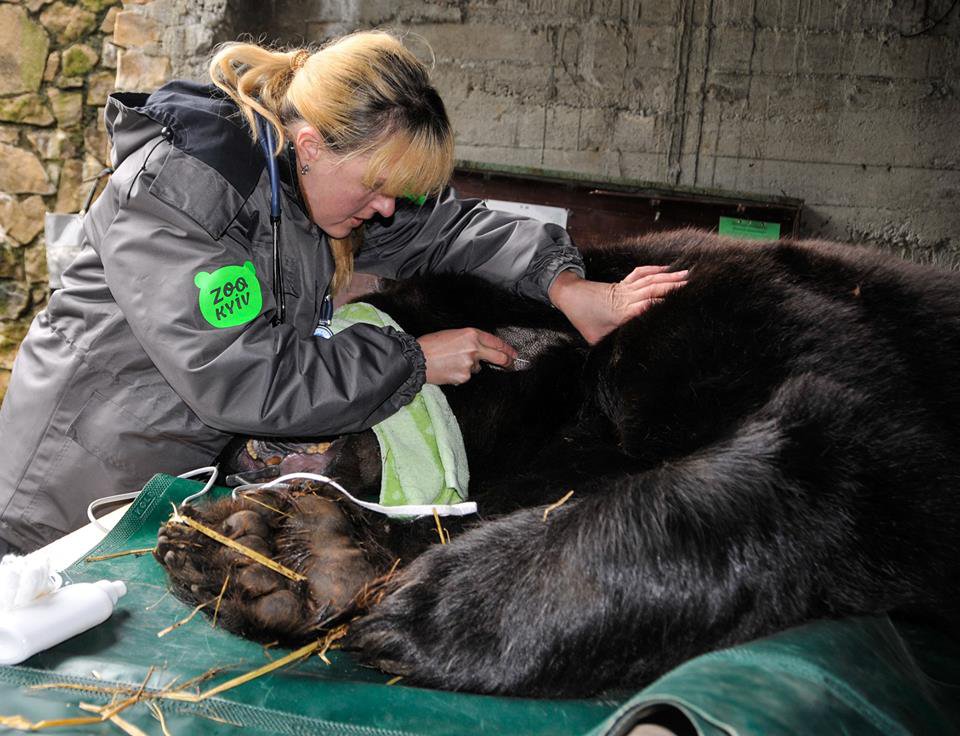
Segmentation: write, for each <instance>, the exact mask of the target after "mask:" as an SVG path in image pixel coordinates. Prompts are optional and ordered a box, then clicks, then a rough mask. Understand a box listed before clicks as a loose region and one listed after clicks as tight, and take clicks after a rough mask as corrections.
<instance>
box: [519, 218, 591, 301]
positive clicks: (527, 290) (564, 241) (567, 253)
mask: <svg viewBox="0 0 960 736" xmlns="http://www.w3.org/2000/svg"><path fill="white" fill-rule="evenodd" d="M547 227H548V228H550V229H551V230H553V229H554V228H555V229H556V231H559V232H551V235H553V236H554V240H553V243H552V244H550V245H548V246H546V247H543V248H541V249H540V250H539V252H538V253H537V254H536V255H535V256H534V257H533V260H531V262H530V265H529V266H528V268H527V272H526V274H524V277H523V278H522V279H521V280H520V282H519V283H518V284H517V290H518V291H519V292H520V293H521V294H523V295H524V296H529V297H533V298H534V299H538V300H540V301H542V302H545V303H547V304H549V303H550V297H549V294H548V291H549V289H550V286H551V285H552V284H553V282H554V279H556V278H557V275H558V274H560V272H562V271H567V270H571V271H574V272H576V273H577V274H578V275H579V276H580V277H581V278H583V277H584V276H585V275H586V271H585V270H584V267H583V256H581V255H580V251H579V250H577V247H576V246H575V245H574V244H573V243H572V242H571V240H570V236H569V235H568V234H567V232H566V230H564V229H563V228H561V227H559V226H557V225H548V226H547Z"/></svg>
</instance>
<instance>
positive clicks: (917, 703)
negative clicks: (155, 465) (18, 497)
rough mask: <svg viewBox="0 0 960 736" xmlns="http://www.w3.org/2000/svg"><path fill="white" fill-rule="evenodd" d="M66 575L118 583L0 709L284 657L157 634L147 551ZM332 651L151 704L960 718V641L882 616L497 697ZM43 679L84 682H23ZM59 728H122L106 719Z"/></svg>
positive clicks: (858, 730)
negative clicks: (95, 613) (665, 709)
mask: <svg viewBox="0 0 960 736" xmlns="http://www.w3.org/2000/svg"><path fill="white" fill-rule="evenodd" d="M199 487H200V484H199V483H196V482H193V481H186V480H179V479H175V478H171V477H169V476H157V477H155V478H154V479H153V480H151V481H150V483H149V484H147V486H146V487H145V489H144V492H143V493H142V494H141V495H140V497H139V498H138V499H137V501H136V502H135V504H134V505H133V507H132V508H131V509H130V511H129V512H128V513H127V514H126V515H125V516H124V518H123V519H122V520H121V522H120V523H119V525H118V526H117V527H116V528H115V529H114V530H113V531H112V532H111V534H110V535H109V536H108V537H107V538H106V539H105V540H104V541H103V542H102V543H101V544H100V545H98V547H97V548H96V549H95V550H92V551H91V554H95V555H103V554H109V553H112V552H118V551H123V550H127V549H137V548H143V547H150V546H152V545H153V544H154V542H155V538H156V530H157V528H158V526H159V525H160V524H161V523H163V522H164V521H165V520H166V519H167V518H168V516H169V515H170V511H171V502H173V503H176V502H178V501H179V500H181V499H183V498H185V497H186V496H187V495H190V494H191V493H194V492H196V490H198V488H199ZM218 492H221V493H222V492H226V491H225V490H224V489H219V491H218ZM66 576H67V577H68V579H69V580H71V581H74V582H81V581H94V580H99V579H103V578H106V579H121V580H124V581H125V582H126V583H127V587H128V590H129V592H128V594H127V595H126V596H125V597H124V598H122V599H121V600H120V602H119V604H118V606H117V610H116V611H115V612H114V615H113V617H112V618H111V619H110V620H109V621H108V622H106V623H105V624H103V625H101V626H100V627H98V628H96V629H95V630H92V631H90V632H87V633H85V634H82V635H80V636H77V637H75V638H73V639H71V640H69V641H67V642H64V643H63V644H61V645H59V646H57V647H55V648H54V649H51V650H49V651H47V652H44V653H42V654H39V655H37V656H35V657H33V658H31V659H29V660H28V661H26V662H25V663H23V664H22V665H20V666H16V667H2V668H0V688H2V690H0V716H12V715H19V716H23V717H24V718H26V719H28V720H30V721H34V722H36V721H39V720H42V719H54V718H65V717H72V716H82V715H86V714H85V713H84V712H83V711H81V710H79V708H78V707H77V704H78V703H79V702H81V701H83V702H88V703H98V704H102V703H105V702H108V701H109V699H110V696H109V695H107V694H104V693H103V692H99V691H98V690H97V688H104V687H110V686H113V685H117V684H120V683H125V684H134V685H140V684H141V683H142V682H143V681H144V680H145V678H146V677H147V675H148V672H149V671H150V668H153V674H152V675H151V679H150V681H149V684H148V688H147V689H148V690H155V689H159V688H162V687H163V686H164V685H165V684H166V683H168V682H169V681H171V680H172V679H173V678H174V677H178V678H179V681H180V682H182V681H184V680H185V679H187V678H190V677H193V676H196V675H199V674H201V673H203V672H205V671H207V670H209V669H210V668H211V667H215V666H220V667H224V670H223V671H222V672H221V673H220V674H218V675H217V677H216V678H214V679H213V680H211V681H210V682H209V683H207V684H205V685H204V688H207V687H210V686H212V685H215V684H218V683H220V682H223V681H225V680H227V679H229V678H231V677H234V676H236V675H238V674H241V673H243V672H247V671H250V670H253V669H256V668H257V667H260V666H262V665H263V664H266V663H267V662H269V661H270V658H271V657H272V658H277V657H279V656H282V654H283V652H278V651H277V650H276V649H269V650H265V649H264V648H263V647H261V646H260V645H258V644H254V643H251V642H247V641H244V640H241V639H239V638H237V637H234V636H232V635H230V634H227V633H225V632H223V631H221V630H219V629H214V628H212V627H211V625H210V622H209V620H208V619H207V618H206V617H203V616H201V615H198V616H197V617H195V618H194V619H193V620H191V621H190V622H189V623H187V624H185V625H183V626H181V627H179V628H177V629H176V630H174V631H172V632H171V633H169V634H167V635H165V636H164V637H163V638H158V637H157V632H159V631H160V630H162V629H164V628H166V627H168V626H169V625H170V624H172V623H173V622H175V621H178V620H180V619H182V618H183V617H184V616H185V615H186V614H187V613H189V609H188V608H187V607H186V606H184V605H183V604H181V603H179V602H178V601H176V600H175V599H173V598H172V597H171V596H169V595H166V593H165V591H166V587H165V578H164V574H163V571H162V569H161V568H160V566H159V565H157V563H156V562H155V561H154V560H153V559H152V557H151V556H149V555H145V556H139V557H133V556H124V557H118V558H115V559H110V560H102V561H95V562H84V561H81V562H79V563H77V564H76V565H74V566H73V567H71V568H70V569H69V570H68V571H67V573H66ZM329 658H330V660H331V664H329V665H328V664H325V663H324V662H323V661H322V660H320V659H319V658H318V657H316V656H313V657H311V658H309V659H308V660H305V661H303V662H301V663H300V664H297V665H295V666H292V667H289V668H285V669H282V670H279V671H276V672H274V673H271V674H269V675H266V676H264V677H261V678H259V679H257V680H254V681H252V682H248V683H246V684H244V685H241V686H239V687H237V688H235V689H233V690H230V691H227V692H225V693H223V694H222V695H220V696H217V697H214V698H211V699H209V700H207V701H204V702H201V703H178V702H172V701H160V702H159V704H160V706H161V708H162V710H163V712H164V715H165V718H166V721H167V727H168V729H169V730H170V732H171V733H172V734H175V735H181V734H191V733H203V734H219V733H235V732H237V727H238V726H240V727H243V731H242V732H243V733H247V734H355V735H360V734H369V735H370V736H385V735H386V734H438V735H439V734H463V733H470V734H476V735H479V734H495V733H503V734H551V735H558V736H559V735H561V734H606V733H627V732H628V731H629V730H630V727H631V726H632V725H633V724H634V723H635V722H636V720H637V718H638V716H639V714H642V713H645V712H647V711H648V710H649V709H650V708H653V707H655V706H657V705H660V704H669V705H672V706H674V707H677V708H680V709H681V710H682V711H683V712H684V713H686V714H687V716H688V717H689V718H690V720H691V721H692V722H693V723H694V724H695V726H696V728H697V729H698V731H699V733H701V734H705V735H709V736H714V735H716V736H721V735H724V734H740V735H741V736H749V735H753V734H783V735H790V734H813V733H816V734H821V733H822V734H827V733H830V734H834V733H837V734H857V735H859V734H864V735H866V734H870V735H874V734H876V736H890V735H891V734H928V733H929V734H951V733H956V732H957V730H956V729H957V727H956V725H955V724H956V723H958V722H960V651H958V649H957V647H956V646H955V645H953V644H952V642H950V641H948V640H946V639H944V638H943V637H940V636H938V635H936V634H934V633H933V632H931V631H928V630H924V629H920V628H917V627H907V626H905V625H902V624H894V623H892V622H891V621H890V620H889V619H887V618H860V619H850V620H845V621H834V622H818V623H814V624H810V625H808V626H803V627H800V628H797V629H793V630H790V631H787V632H784V633H782V634H779V635H777V636H773V637H769V638H767V639H764V640H760V641H756V642H752V643H749V644H746V645H743V646H740V647H735V648H733V649H728V650H723V651H719V652H714V653H711V654H708V655H705V656H702V657H699V658H697V659H694V660H691V661H690V662H687V663H686V664H684V665H682V666H681V667H678V668H677V669H675V670H674V671H672V672H670V673H668V674H667V675H665V676H664V677H662V678H661V679H660V680H658V681H657V682H655V683H653V684H652V685H650V686H649V687H647V688H646V689H644V690H643V691H641V692H639V693H636V694H631V693H625V692H619V693H611V694H608V695H606V696H604V697H598V698H594V699H591V700H529V699H520V698H495V697H488V696H479V695H468V694H461V693H449V692H441V691H432V690H423V689H419V688H414V687H408V686H405V685H404V684H403V682H402V681H401V682H399V683H397V684H393V685H388V684H387V681H388V679H389V678H388V677H387V676H385V675H383V674H381V673H379V672H377V671H375V670H372V669H368V668H364V667H360V666H358V665H357V664H356V663H355V661H354V660H353V659H352V658H351V657H350V655H347V654H344V653H342V652H332V653H330V655H329ZM589 676H590V674H589V673H588V672H585V673H584V677H589ZM49 683H74V684H81V685H85V686H90V688H91V689H89V690H76V689H70V690H67V689H36V688H32V687H31V686H34V685H41V684H49ZM123 717H124V718H126V719H127V720H128V721H130V722H131V723H133V724H135V725H136V726H139V727H140V728H142V729H144V730H145V731H146V732H147V733H151V734H155V733H160V726H159V723H158V722H157V721H156V720H155V719H154V717H153V716H152V715H151V714H150V712H149V710H148V709H147V708H146V707H145V706H144V705H143V704H140V705H136V706H134V707H133V708H131V709H129V710H127V711H124V713H123ZM0 731H3V728H2V727H0ZM55 732H57V731H56V729H54V730H52V731H51V733H55ZM62 732H67V733H71V734H73V733H76V734H82V733H118V731H117V730H116V727H115V726H113V725H111V724H99V725H92V726H73V727H70V728H68V729H64V731H62Z"/></svg>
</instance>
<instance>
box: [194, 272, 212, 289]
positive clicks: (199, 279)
mask: <svg viewBox="0 0 960 736" xmlns="http://www.w3.org/2000/svg"><path fill="white" fill-rule="evenodd" d="M209 280H210V274H209V273H207V272H206V271H199V272H198V273H196V274H194V277H193V283H194V286H196V287H197V288H198V289H202V288H203V287H204V286H206V283H207V281H209Z"/></svg>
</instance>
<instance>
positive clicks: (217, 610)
mask: <svg viewBox="0 0 960 736" xmlns="http://www.w3.org/2000/svg"><path fill="white" fill-rule="evenodd" d="M229 582H230V573H227V577H225V578H224V579H223V585H222V586H221V587H220V595H218V596H217V605H216V607H215V608H214V609H213V620H212V621H211V622H210V628H211V629H215V628H217V614H218V613H220V603H221V602H222V601H223V594H224V593H226V592H227V583H229Z"/></svg>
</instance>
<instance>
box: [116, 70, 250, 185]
mask: <svg viewBox="0 0 960 736" xmlns="http://www.w3.org/2000/svg"><path fill="white" fill-rule="evenodd" d="M105 119H106V126H107V132H108V133H109V134H110V138H111V140H112V143H113V145H112V148H111V152H110V155H111V162H112V164H113V166H114V168H116V167H117V166H118V165H119V164H120V163H121V162H122V161H123V160H124V159H125V158H126V157H127V156H128V155H130V154H131V153H132V152H133V151H135V150H137V149H138V148H140V147H141V146H143V145H144V144H145V143H146V142H147V141H149V140H151V139H153V138H155V137H156V136H158V135H162V136H163V137H164V138H165V139H166V140H167V141H169V142H170V144H171V145H173V146H174V147H175V148H176V149H177V150H179V151H181V152H182V153H184V154H186V155H188V156H191V157H192V158H194V159H196V160H198V161H200V162H202V163H204V164H206V165H207V166H209V167H210V168H212V169H214V170H215V171H217V173H219V174H220V175H221V176H222V177H223V178H224V179H225V180H226V181H227V182H229V184H230V185H231V186H232V187H233V188H234V189H235V190H236V193H237V194H238V195H239V196H240V197H241V198H242V199H244V200H245V199H247V197H249V196H250V193H251V192H252V191H253V188H254V187H255V186H256V183H257V181H258V180H259V178H260V175H261V173H262V172H263V169H264V164H265V159H264V155H263V152H262V151H261V150H260V148H259V146H258V145H257V144H255V143H254V142H253V138H252V136H251V133H250V128H249V126H248V125H247V122H246V120H245V119H244V117H243V115H241V114H240V111H239V109H238V108H237V106H236V104H234V102H233V100H231V99H230V98H229V97H227V96H226V95H224V94H223V92H221V91H220V90H219V89H217V88H216V87H215V86H213V85H212V84H206V85H201V84H197V83H195V82H187V81H175V82H170V83H169V84H166V85H164V86H163V87H161V88H160V89H158V90H157V91H156V92H154V93H153V94H150V95H146V94H142V93H137V92H120V93H115V94H113V95H111V96H110V98H109V100H108V101H107V109H106V113H105Z"/></svg>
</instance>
